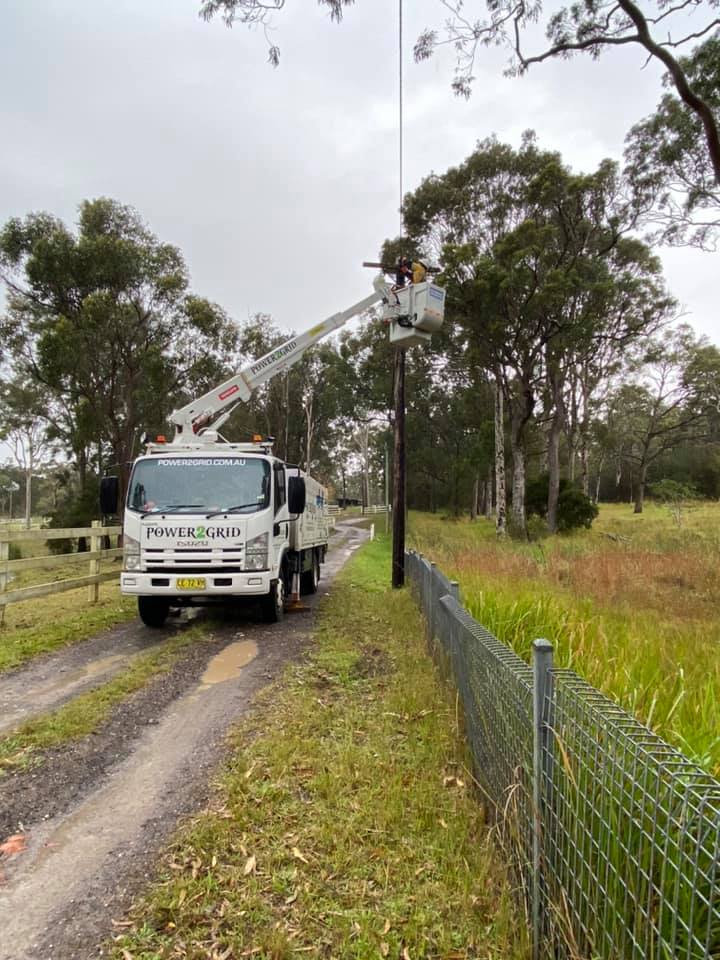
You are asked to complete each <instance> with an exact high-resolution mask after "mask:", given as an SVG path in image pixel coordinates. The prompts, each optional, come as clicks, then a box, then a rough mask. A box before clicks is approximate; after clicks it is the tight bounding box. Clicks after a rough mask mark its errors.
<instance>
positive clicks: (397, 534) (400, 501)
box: [392, 347, 405, 588]
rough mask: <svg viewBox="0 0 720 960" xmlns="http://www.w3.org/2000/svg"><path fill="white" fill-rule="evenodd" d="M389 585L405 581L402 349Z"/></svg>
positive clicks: (396, 381)
mask: <svg viewBox="0 0 720 960" xmlns="http://www.w3.org/2000/svg"><path fill="white" fill-rule="evenodd" d="M393 400H394V405H395V425H394V426H395V431H394V441H395V458H394V461H395V462H394V464H393V508H392V514H393V542H392V585H393V588H398V587H402V586H403V585H404V584H405V351H404V350H403V349H402V348H401V347H397V348H396V349H395V377H394V389H393Z"/></svg>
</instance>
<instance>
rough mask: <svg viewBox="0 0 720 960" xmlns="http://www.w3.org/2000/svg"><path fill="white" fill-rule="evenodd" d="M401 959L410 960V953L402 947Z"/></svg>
mask: <svg viewBox="0 0 720 960" xmlns="http://www.w3.org/2000/svg"><path fill="white" fill-rule="evenodd" d="M402 958H403V960H410V951H409V950H408V948H407V947H403V952H402Z"/></svg>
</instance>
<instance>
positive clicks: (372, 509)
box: [327, 503, 389, 517]
mask: <svg viewBox="0 0 720 960" xmlns="http://www.w3.org/2000/svg"><path fill="white" fill-rule="evenodd" d="M352 509H354V510H356V509H358V508H357V507H353V508H352ZM359 509H360V510H361V512H362V514H363V515H364V516H366V515H367V514H375V513H388V512H389V508H388V507H386V506H385V504H384V503H376V504H371V505H370V506H369V507H360V508H359ZM344 510H345V508H344V507H341V506H339V505H338V504H337V503H329V504H328V505H327V512H328V515H329V516H331V517H339V516H342V514H343V512H344Z"/></svg>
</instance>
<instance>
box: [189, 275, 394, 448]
mask: <svg viewBox="0 0 720 960" xmlns="http://www.w3.org/2000/svg"><path fill="white" fill-rule="evenodd" d="M374 287H375V290H374V292H373V293H371V294H370V295H369V296H367V297H364V298H363V299H362V300H359V301H358V302H357V303H354V304H353V305H352V306H351V307H348V309H347V310H342V311H341V312H340V313H334V314H333V315H332V316H331V317H328V318H327V320H323V321H322V323H318V324H317V325H316V326H314V327H311V328H310V330H306V331H305V333H301V334H300V335H299V336H297V337H291V338H290V339H289V340H287V341H286V342H285V343H283V344H282V345H281V346H279V347H276V348H275V349H274V350H271V351H270V353H268V354H266V355H265V356H264V357H261V358H260V359H259V360H256V361H255V362H254V363H251V364H250V365H249V366H247V367H244V368H243V369H242V370H240V371H239V372H238V373H236V374H235V375H234V376H232V377H230V379H229V380H226V381H225V383H221V384H220V386H218V387H214V388H213V389H212V390H210V391H209V392H208V393H206V394H205V395H204V396H202V397H199V398H198V399H197V400H192V401H191V402H190V403H188V404H186V405H185V406H184V407H180V409H179V410H175V411H174V413H172V414H171V415H170V420H171V422H172V423H173V425H174V427H175V440H176V441H179V440H189V439H191V438H192V437H193V436H194V435H195V434H197V433H199V432H200V431H201V430H203V429H205V428H206V427H213V428H217V427H219V426H220V425H221V424H223V423H224V422H225V421H226V420H227V418H228V417H229V416H230V414H231V413H232V412H233V410H234V409H235V407H236V406H237V405H238V404H239V403H243V402H245V401H247V400H249V399H250V397H251V396H252V394H253V393H254V391H255V390H256V389H257V388H258V387H259V386H260V384H262V383H265V381H266V380H269V379H270V378H271V377H274V376H275V374H276V373H281V372H282V371H284V370H287V369H288V368H289V367H291V366H292V365H293V364H294V363H296V362H297V361H298V360H299V359H300V357H302V355H303V354H304V353H305V351H306V350H307V349H308V347H312V346H313V344H315V343H317V342H318V341H319V340H322V339H323V337H326V336H327V335H328V334H329V333H332V332H333V331H334V330H338V329H339V328H340V327H342V326H343V325H344V324H346V323H347V322H348V320H351V319H352V318H353V317H355V316H357V315H358V314H359V313H363V312H364V311H365V310H369V309H370V307H372V306H375V304H378V303H381V302H382V301H383V300H387V298H388V294H389V291H390V286H389V284H388V283H387V281H386V280H385V279H384V278H383V277H382V276H379V277H377V278H376V280H375V282H374Z"/></svg>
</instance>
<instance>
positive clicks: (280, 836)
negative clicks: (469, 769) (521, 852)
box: [111, 537, 527, 960]
mask: <svg viewBox="0 0 720 960" xmlns="http://www.w3.org/2000/svg"><path fill="white" fill-rule="evenodd" d="M389 579H390V563H389V541H388V540H387V539H386V538H384V537H383V538H380V540H379V541H375V542H374V543H371V544H369V545H368V546H366V547H365V548H363V550H361V551H359V552H358V553H357V554H356V555H355V556H354V557H353V559H352V561H351V562H350V564H349V565H348V566H347V567H346V568H345V570H344V571H343V572H342V573H341V574H340V575H339V577H338V579H337V581H336V582H335V584H334V585H333V588H332V592H331V596H330V597H328V598H327V599H326V600H325V602H324V604H323V606H322V608H321V612H320V618H319V628H318V632H317V645H316V647H315V648H314V651H313V653H312V654H311V656H310V657H309V659H308V660H307V661H306V662H305V663H303V664H302V665H300V666H297V667H294V668H293V669H292V670H291V671H290V672H289V674H288V676H287V677H286V678H285V680H284V681H282V682H281V683H279V684H278V685H276V686H275V687H274V688H272V689H271V690H270V691H269V692H267V693H266V694H265V695H263V696H262V697H261V698H260V701H259V703H258V705H257V708H256V709H255V711H254V714H253V716H252V717H251V718H250V719H249V720H248V721H247V722H246V724H245V725H244V726H243V727H242V728H241V729H240V730H239V731H238V733H237V739H236V749H235V753H234V756H233V759H232V762H231V764H230V766H229V769H228V771H227V773H226V774H225V776H224V779H223V781H222V784H221V787H220V794H219V797H218V799H217V803H216V804H215V805H214V807H213V809H211V810H210V811H207V812H205V813H204V814H202V815H201V816H200V817H199V818H198V819H197V820H196V821H195V822H194V823H193V824H191V825H190V826H189V827H188V828H186V829H185V830H184V831H183V832H182V834H181V835H180V837H179V839H178V840H177V842H176V844H175V846H174V848H173V850H172V851H171V853H170V855H169V857H168V860H167V863H166V865H165V869H164V872H163V875H162V876H161V879H160V880H159V882H158V883H157V884H156V885H155V886H154V887H153V888H152V889H151V890H150V891H149V893H148V894H147V896H146V898H145V899H144V900H143V901H142V902H140V903H139V904H138V905H137V906H136V907H135V909H134V911H133V918H134V923H133V927H132V929H130V930H129V931H127V932H125V933H123V934H122V935H120V936H119V937H118V938H117V940H116V942H115V944H114V946H113V948H112V949H111V955H112V956H113V957H115V958H117V960H151V958H152V960H163V958H171V957H172V958H175V957H186V958H192V960H199V958H201V957H202V958H207V957H226V958H229V957H233V958H236V957H246V956H252V957H257V958H259V960H287V958H293V957H298V958H299V957H344V958H370V957H372V958H377V957H386V956H388V957H393V958H405V960H408V958H412V960H417V958H421V957H422V958H431V957H432V958H445V960H451V958H455V960H462V958H470V957H472V958H485V960H496V958H497V960H499V958H503V960H513V958H521V957H526V956H527V950H526V946H525V943H524V939H523V934H522V932H518V927H519V926H523V924H522V923H521V924H518V923H517V919H518V918H517V914H516V912H515V906H514V904H513V903H512V902H511V898H510V891H509V885H508V881H507V878H506V876H505V875H504V872H503V869H502V868H501V867H500V866H499V863H498V858H497V855H496V851H495V849H494V847H493V844H492V841H491V837H490V835H489V832H488V829H487V827H486V826H485V825H484V823H483V811H482V808H481V806H480V804H479V802H478V799H477V797H476V796H475V795H474V794H473V792H472V791H471V790H470V789H469V785H468V778H467V776H466V775H465V772H464V761H465V754H464V747H463V744H462V742H461V741H460V740H459V738H458V737H457V735H456V731H455V715H454V708H453V707H452V706H450V705H449V703H448V699H447V694H446V691H445V690H444V689H443V687H442V686H441V684H440V682H439V681H438V679H437V676H436V672H435V669H434V667H433V664H432V663H431V661H430V660H429V658H428V657H427V655H426V652H425V644H424V639H423V631H422V625H421V621H420V616H419V614H418V611H417V608H416V607H415V605H414V603H413V602H412V600H411V598H410V596H409V595H408V594H407V592H406V591H402V592H391V591H390V589H389V588H388V586H387V585H388V583H389Z"/></svg>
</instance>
